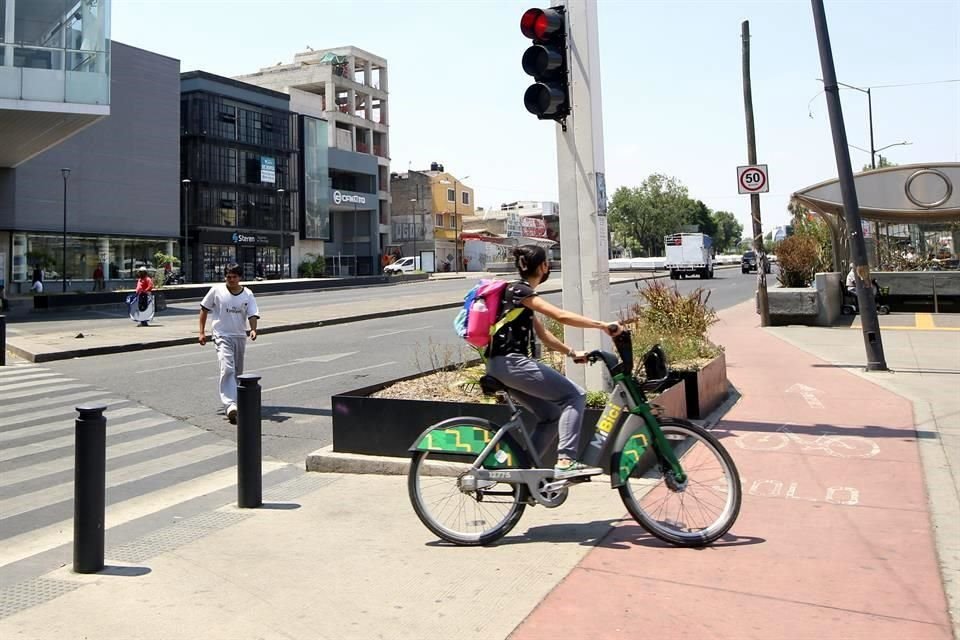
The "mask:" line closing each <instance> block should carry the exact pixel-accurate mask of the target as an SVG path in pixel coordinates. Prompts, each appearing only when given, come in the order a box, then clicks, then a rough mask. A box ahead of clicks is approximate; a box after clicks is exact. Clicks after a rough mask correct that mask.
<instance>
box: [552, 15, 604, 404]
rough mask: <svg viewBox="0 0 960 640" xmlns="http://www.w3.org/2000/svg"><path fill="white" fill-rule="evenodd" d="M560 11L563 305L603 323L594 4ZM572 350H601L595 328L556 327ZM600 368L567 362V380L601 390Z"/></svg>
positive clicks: (601, 177) (601, 185) (599, 122)
mask: <svg viewBox="0 0 960 640" xmlns="http://www.w3.org/2000/svg"><path fill="white" fill-rule="evenodd" d="M552 6H554V7H556V6H565V7H566V14H565V16H566V24H567V25H568V28H569V31H568V35H567V42H568V44H569V51H568V57H567V59H568V60H570V61H572V64H571V65H570V69H569V73H570V75H569V78H568V80H569V86H570V102H571V104H570V107H571V113H570V115H569V116H568V117H567V118H566V121H565V122H564V123H563V124H557V125H556V128H557V169H558V171H557V173H558V179H559V196H560V248H561V252H562V257H561V259H562V262H563V268H562V270H561V277H562V280H563V306H564V308H565V309H568V310H570V311H573V312H575V313H579V314H581V315H585V316H587V317H588V318H595V319H598V320H609V319H610V318H609V316H608V312H609V307H610V305H609V299H608V297H609V291H610V271H609V263H608V260H607V255H608V251H607V205H606V184H605V178H604V162H603V119H602V110H601V103H600V46H599V41H598V39H599V29H598V25H597V3H596V2H595V0H555V1H554V2H553V3H552ZM564 341H565V342H566V343H567V344H568V345H570V346H571V347H572V348H574V349H576V350H577V351H581V350H587V351H590V350H594V349H604V348H608V347H606V346H605V344H604V343H605V338H604V334H603V333H601V332H600V331H596V330H590V331H585V330H583V329H580V328H576V327H569V326H567V327H564ZM602 368H603V367H586V366H585V365H572V364H571V365H568V366H567V375H568V376H569V377H570V378H571V379H572V380H573V381H574V382H576V383H577V384H578V385H580V386H581V387H584V388H586V389H590V390H596V391H599V390H601V389H603V388H604V384H605V382H604V377H603V372H602V371H601V369H602Z"/></svg>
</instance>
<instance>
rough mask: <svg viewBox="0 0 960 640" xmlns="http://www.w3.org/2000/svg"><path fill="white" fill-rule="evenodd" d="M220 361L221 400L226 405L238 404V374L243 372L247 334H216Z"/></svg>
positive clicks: (215, 341)
mask: <svg viewBox="0 0 960 640" xmlns="http://www.w3.org/2000/svg"><path fill="white" fill-rule="evenodd" d="M213 342H214V344H216V345H217V360H218V361H219V362H220V402H222V403H223V406H224V407H229V406H230V405H232V404H237V376H238V375H240V374H241V373H243V354H244V352H245V351H246V349H247V336H214V337H213Z"/></svg>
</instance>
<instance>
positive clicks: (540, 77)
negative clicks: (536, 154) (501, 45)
mask: <svg viewBox="0 0 960 640" xmlns="http://www.w3.org/2000/svg"><path fill="white" fill-rule="evenodd" d="M565 12H566V10H565V8H564V7H562V6H558V7H551V8H549V9H536V8H535V9H527V10H526V11H524V12H523V17H521V18H520V32H521V33H523V35H524V36H526V37H528V38H530V39H531V40H533V44H532V45H531V46H530V47H529V48H528V49H527V50H526V51H524V53H523V70H524V71H525V72H526V73H527V74H528V75H531V76H533V79H534V80H535V81H536V82H535V84H532V85H530V86H529V87H528V88H527V90H526V92H525V93H524V94H523V104H524V106H525V107H526V108H527V111H529V112H530V113H532V114H533V115H535V116H537V118H539V119H540V120H556V121H558V122H559V121H562V120H564V119H565V118H566V117H567V116H568V115H570V85H569V82H568V75H567V24H566V16H565Z"/></svg>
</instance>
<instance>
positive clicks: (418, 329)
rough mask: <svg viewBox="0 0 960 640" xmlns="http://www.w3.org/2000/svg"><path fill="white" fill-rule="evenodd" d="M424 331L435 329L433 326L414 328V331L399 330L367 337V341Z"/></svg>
mask: <svg viewBox="0 0 960 640" xmlns="http://www.w3.org/2000/svg"><path fill="white" fill-rule="evenodd" d="M424 329H433V325H430V326H426V327H414V328H412V329H399V330H397V331H387V332H386V333H377V334H374V335H372V336H367V340H373V339H374V338H385V337H386V336H395V335H397V334H398V333H408V332H410V331H423V330H424Z"/></svg>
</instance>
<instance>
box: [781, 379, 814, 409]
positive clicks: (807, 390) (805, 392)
mask: <svg viewBox="0 0 960 640" xmlns="http://www.w3.org/2000/svg"><path fill="white" fill-rule="evenodd" d="M787 393H799V394H800V397H802V398H803V399H804V401H806V403H807V405H808V406H810V407H812V408H814V409H823V403H822V402H820V398H818V397H817V394H818V393H821V391H820V390H819V389H814V388H813V387H808V386H807V385H805V384H801V383H799V382H797V383H796V384H793V385H791V386H790V388H789V389H787Z"/></svg>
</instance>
